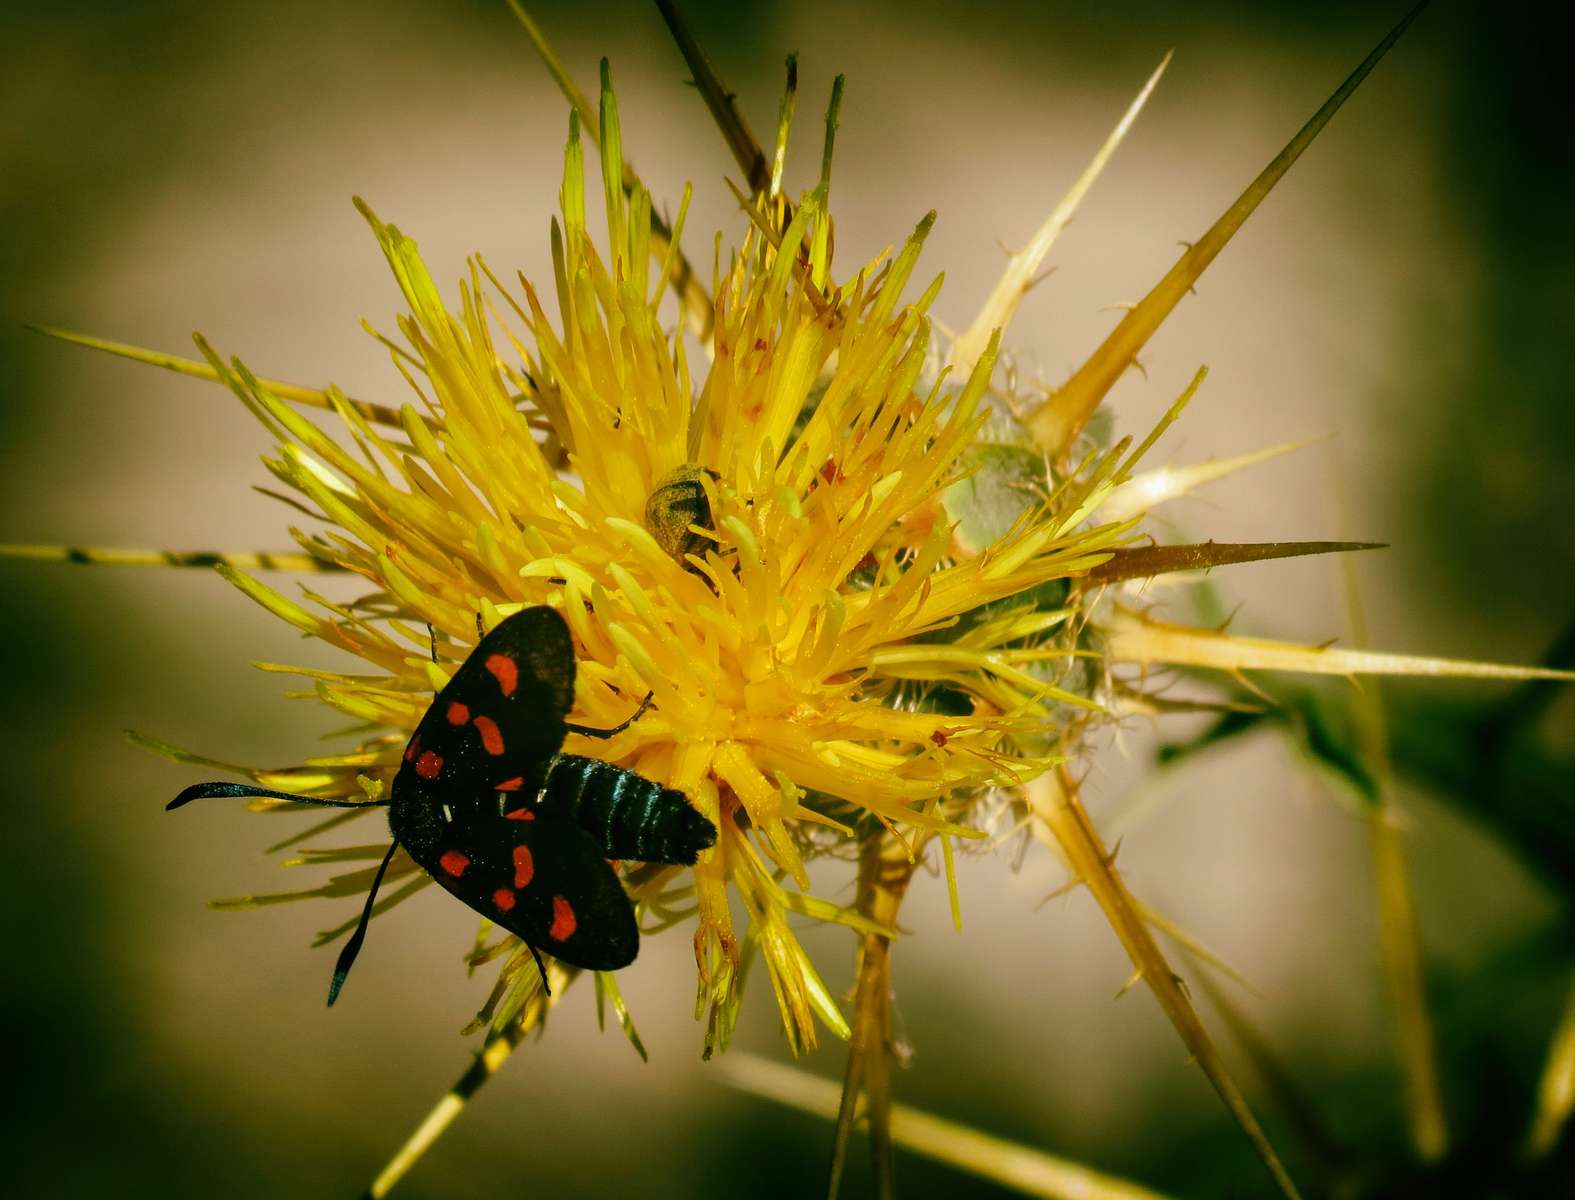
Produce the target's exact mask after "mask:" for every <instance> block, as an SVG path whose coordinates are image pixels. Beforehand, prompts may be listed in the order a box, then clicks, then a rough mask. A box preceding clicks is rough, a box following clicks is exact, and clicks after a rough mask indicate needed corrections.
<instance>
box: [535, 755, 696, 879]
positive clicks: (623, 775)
mask: <svg viewBox="0 0 1575 1200" xmlns="http://www.w3.org/2000/svg"><path fill="white" fill-rule="evenodd" d="M539 803H540V805H541V807H542V808H543V809H550V810H554V811H557V812H561V813H562V814H563V815H564V816H565V817H567V818H569V819H570V820H572V821H575V822H577V823H578V824H579V825H580V827H581V828H583V829H584V830H586V832H588V833H589V834H590V835H591V836H592V837H593V838H595V839H596V840H597V842H598V843H599V844H600V845H601V848H602V849H603V850H604V851H605V852H606V854H607V857H609V858H631V859H634V860H636V861H638V862H663V863H684V864H689V863H693V862H694V861H695V858H696V856H697V855H698V854H699V853H700V851H702V850H705V849H707V848H709V847H710V846H712V845H714V844H715V843H716V826H714V825H712V824H711V822H710V821H709V820H707V819H706V818H705V817H704V816H702V815H701V814H700V813H698V812H696V811H695V809H694V807H693V806H692V805H691V804H690V803H689V801H688V799H686V798H685V796H684V794H683V793H682V792H675V791H673V790H672V789H671V788H664V787H662V786H661V785H660V784H658V783H653V782H652V781H651V780H649V779H646V778H645V777H644V776H643V775H637V774H635V773H634V772H633V771H629V770H625V769H624V768H623V767H617V766H614V765H613V764H612V763H610V762H603V761H602V760H601V759H597V758H582V757H581V756H579V755H578V754H559V755H556V756H554V757H553V759H552V761H551V763H550V764H549V765H548V767H547V777H546V780H545V781H544V783H543V785H542V789H541V793H540V801H539Z"/></svg>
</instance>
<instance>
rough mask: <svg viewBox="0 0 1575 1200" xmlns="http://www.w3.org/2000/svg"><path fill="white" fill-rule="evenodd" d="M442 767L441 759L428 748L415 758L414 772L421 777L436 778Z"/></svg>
mask: <svg viewBox="0 0 1575 1200" xmlns="http://www.w3.org/2000/svg"><path fill="white" fill-rule="evenodd" d="M442 769H443V760H442V759H441V758H439V757H438V756H437V755H436V754H433V753H432V751H430V750H428V751H426V752H425V753H424V754H422V756H421V757H420V758H418V759H416V774H417V775H419V776H421V778H423V779H436V778H437V777H438V772H439V771H441V770H442Z"/></svg>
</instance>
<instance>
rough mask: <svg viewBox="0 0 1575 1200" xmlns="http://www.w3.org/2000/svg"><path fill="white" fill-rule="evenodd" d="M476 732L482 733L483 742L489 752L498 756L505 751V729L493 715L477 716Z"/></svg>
mask: <svg viewBox="0 0 1575 1200" xmlns="http://www.w3.org/2000/svg"><path fill="white" fill-rule="evenodd" d="M476 732H477V733H479V734H480V735H481V744H482V745H483V746H485V747H486V749H487V753H488V754H490V755H492V756H493V757H497V756H498V755H499V754H502V753H503V731H502V730H501V729H499V728H498V723H497V722H496V721H494V720H493V719H492V718H491V717H477V718H476Z"/></svg>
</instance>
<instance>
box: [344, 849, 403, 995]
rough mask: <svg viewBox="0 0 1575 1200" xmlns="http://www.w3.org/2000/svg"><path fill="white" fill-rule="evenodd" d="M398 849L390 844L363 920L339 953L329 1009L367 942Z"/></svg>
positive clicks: (367, 900)
mask: <svg viewBox="0 0 1575 1200" xmlns="http://www.w3.org/2000/svg"><path fill="white" fill-rule="evenodd" d="M398 849H399V843H398V842H391V843H390V844H389V847H388V853H387V854H385V855H383V862H382V864H381V865H380V866H379V867H378V868H377V874H376V875H375V876H373V878H372V890H371V891H369V892H368V893H367V894H366V907H365V908H363V909H362V910H361V920H360V921H359V922H358V923H357V925H356V927H355V932H354V933H352V934H351V935H350V940H349V941H348V942H346V943H345V948H344V949H343V950H341V951H340V952H339V961H338V962H336V963H335V964H334V977H333V979H331V980H330V981H329V983H328V1007H329V1008H332V1007H333V1006H334V1001H335V1000H337V999H339V989H340V988H342V987H344V985H345V976H347V975H349V974H350V968H351V967H352V966H354V965H355V956H356V955H357V954H360V953H361V943H362V942H364V941H366V927H367V924H368V923H369V922H370V921H371V920H372V905H373V903H374V902H375V901H376V900H377V889H378V888H380V887H382V886H383V872H385V871H387V870H388V864H389V863H391V862H392V861H393V860H394V851H395V850H398Z"/></svg>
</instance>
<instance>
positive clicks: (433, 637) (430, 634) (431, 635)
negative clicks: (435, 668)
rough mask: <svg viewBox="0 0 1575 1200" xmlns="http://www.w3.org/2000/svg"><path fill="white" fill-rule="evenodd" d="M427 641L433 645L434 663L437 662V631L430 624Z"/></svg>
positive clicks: (428, 625)
mask: <svg viewBox="0 0 1575 1200" xmlns="http://www.w3.org/2000/svg"><path fill="white" fill-rule="evenodd" d="M427 640H428V641H429V642H431V644H432V661H433V662H437V630H436V629H433V628H432V625H431V623H430V622H428V624H427Z"/></svg>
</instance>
